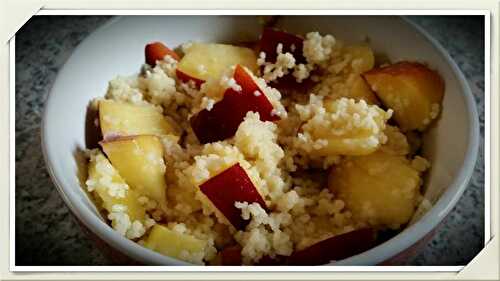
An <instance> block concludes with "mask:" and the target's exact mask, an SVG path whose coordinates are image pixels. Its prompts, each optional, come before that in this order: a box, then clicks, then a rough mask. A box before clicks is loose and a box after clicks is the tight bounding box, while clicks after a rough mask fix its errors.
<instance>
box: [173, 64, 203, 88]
mask: <svg viewBox="0 0 500 281" xmlns="http://www.w3.org/2000/svg"><path fill="white" fill-rule="evenodd" d="M175 75H177V78H179V80H181V81H182V82H184V83H188V82H189V81H193V83H194V85H195V87H196V88H197V89H200V88H201V84H203V83H205V81H204V80H201V79H198V78H195V77H191V76H189V75H187V74H186V73H184V72H182V71H180V70H179V69H178V68H177V69H176V70H175Z"/></svg>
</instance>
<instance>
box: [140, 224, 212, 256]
mask: <svg viewBox="0 0 500 281" xmlns="http://www.w3.org/2000/svg"><path fill="white" fill-rule="evenodd" d="M144 246H145V247H147V248H149V249H151V250H153V251H156V252H158V253H160V254H162V255H165V256H170V257H174V258H178V259H182V260H186V259H187V260H186V261H193V260H189V258H186V256H184V254H183V253H182V252H183V251H186V252H187V253H188V255H192V254H199V253H203V252H204V250H205V246H206V242H205V241H202V240H199V239H196V238H195V237H193V236H191V235H188V234H181V233H178V232H176V231H173V230H170V229H168V228H167V227H165V226H162V225H159V224H156V225H154V226H153V228H152V230H151V233H150V234H149V236H148V238H147V239H146V240H145V243H144Z"/></svg>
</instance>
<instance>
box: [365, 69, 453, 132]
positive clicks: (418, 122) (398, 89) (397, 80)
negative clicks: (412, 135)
mask: <svg viewBox="0 0 500 281" xmlns="http://www.w3.org/2000/svg"><path fill="white" fill-rule="evenodd" d="M362 76H363V78H364V79H365V81H366V82H367V83H368V84H369V85H370V87H371V88H372V90H373V91H374V92H375V93H376V94H377V96H378V98H379V99H380V100H381V101H382V103H383V104H384V105H385V106H386V107H388V108H391V109H393V110H394V115H393V116H394V120H396V122H397V123H398V125H399V128H400V129H401V130H402V131H403V132H407V131H411V130H419V131H424V130H425V129H426V128H427V127H428V126H429V125H430V124H431V121H432V120H433V119H435V118H436V117H437V114H438V113H439V108H440V106H441V102H442V100H443V96H444V91H445V83H444V80H443V78H442V77H441V76H440V75H439V73H438V72H436V71H435V70H432V69H430V68H429V67H427V66H426V65H424V64H421V63H417V62H408V61H401V62H398V63H394V64H391V65H388V66H384V67H379V68H374V69H372V70H370V71H367V72H365V73H363V74H362ZM436 106H437V108H436Z"/></svg>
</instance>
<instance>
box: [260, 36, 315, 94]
mask: <svg viewBox="0 0 500 281" xmlns="http://www.w3.org/2000/svg"><path fill="white" fill-rule="evenodd" d="M279 43H281V44H282V45H283V53H287V52H288V53H291V54H292V55H293V57H294V58H295V63H296V64H300V63H306V62H307V61H306V59H305V57H304V55H303V54H302V49H303V46H304V39H303V38H302V37H299V36H297V35H295V34H291V33H287V32H284V31H281V30H277V29H273V28H269V27H267V28H264V31H263V32H262V37H261V38H260V51H261V52H264V53H266V61H267V62H271V63H275V62H276V58H277V56H278V53H277V52H276V47H277V46H278V44H279ZM292 45H295V49H294V50H293V51H292V47H291V46H292ZM262 69H263V68H261V70H262ZM311 82H312V81H311V79H305V80H304V81H302V82H300V83H299V82H297V80H296V79H295V77H294V76H293V75H291V73H289V74H287V75H285V76H283V77H280V78H278V79H276V80H275V81H273V82H271V86H272V87H274V88H278V89H280V90H283V89H284V90H285V91H286V90H294V91H298V92H306V90H307V89H309V88H310V87H311V85H312V84H314V83H311Z"/></svg>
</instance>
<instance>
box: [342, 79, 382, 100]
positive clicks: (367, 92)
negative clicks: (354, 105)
mask: <svg viewBox="0 0 500 281" xmlns="http://www.w3.org/2000/svg"><path fill="white" fill-rule="evenodd" d="M349 86H350V91H349V97H350V98H354V99H356V100H358V101H359V100H364V101H366V102H367V103H368V104H378V100H377V97H376V96H375V94H374V93H373V91H372V90H371V89H370V87H369V86H368V84H367V83H366V81H365V80H364V79H363V78H362V77H361V76H360V75H357V74H356V75H355V76H353V78H352V80H351V81H349Z"/></svg>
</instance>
